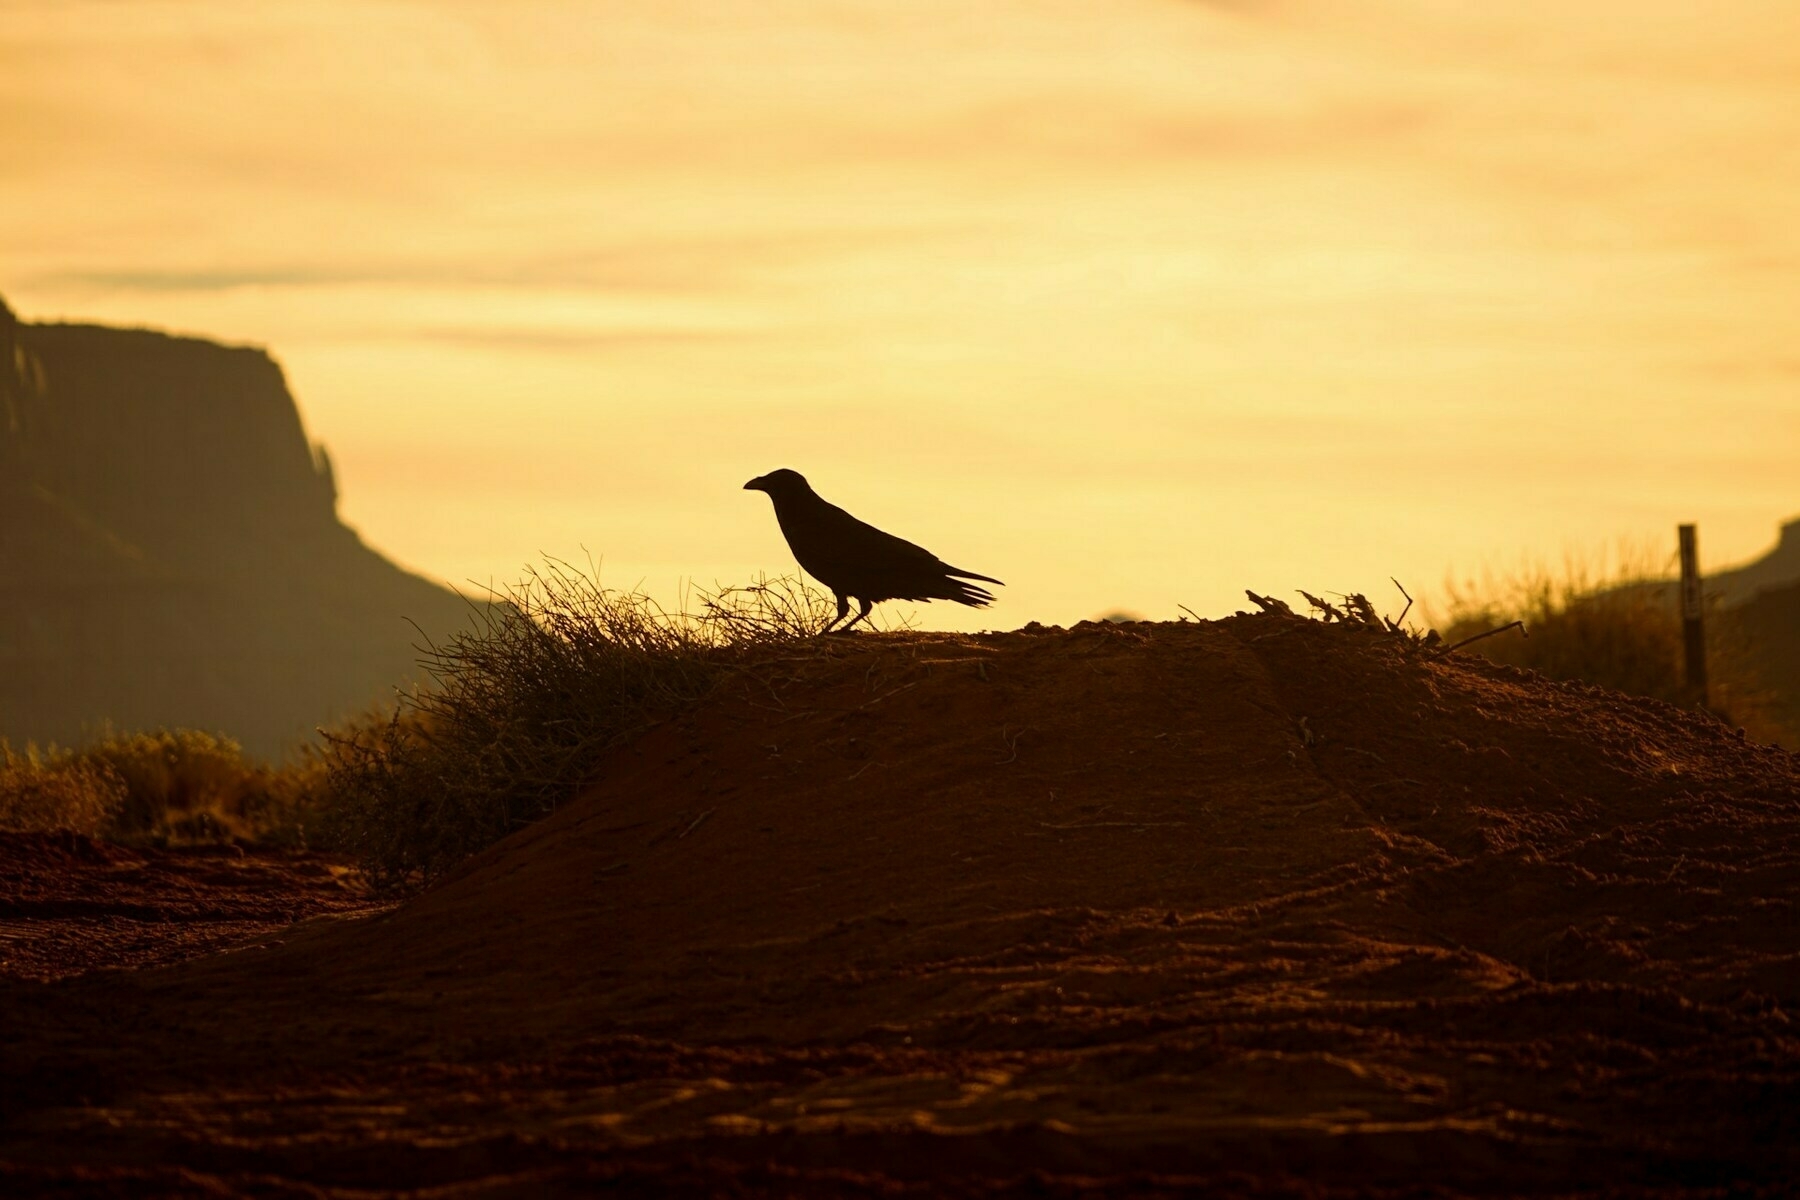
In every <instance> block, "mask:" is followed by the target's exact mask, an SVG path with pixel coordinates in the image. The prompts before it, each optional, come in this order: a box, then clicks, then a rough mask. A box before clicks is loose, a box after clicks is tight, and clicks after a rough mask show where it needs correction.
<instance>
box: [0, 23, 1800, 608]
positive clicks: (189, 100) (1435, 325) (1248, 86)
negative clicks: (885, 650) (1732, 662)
mask: <svg viewBox="0 0 1800 1200" xmlns="http://www.w3.org/2000/svg"><path fill="white" fill-rule="evenodd" d="M1720 12H1721V13H1722V14H1723V16H1721V15H1719V14H1713V15H1707V14H1704V13H1702V11H1701V9H1700V6H1696V5H1692V4H1688V3H1676V2H1673V0H1632V2H1630V3H1627V2H1625V0H1591V2H1589V3H1585V4H1581V5H1569V4H1567V3H1558V4H1551V3H1541V2H1535V0H1528V2H1525V3H1513V4H1509V5H1503V6H1501V5H1481V6H1478V5H1470V4H1466V3H1458V2H1451V0H1363V2H1361V3H1358V4H1344V3H1333V2H1328V0H1234V2H1230V3H1226V2H1219V3H1212V4H1208V3H1199V2H1193V0H1185V2H1178V0H1104V2H1102V0H1089V2H1087V3H1075V2H1073V0H1032V2H1028V0H983V3H981V4H979V5H971V4H968V3H967V2H966V0H954V2H953V0H907V2H906V3H899V2H897V0H885V2H883V3H869V2H850V0H842V2H827V0H754V2H752V0H706V2H705V3H700V2H698V0H680V2H673V3H671V2H662V3H657V4H626V3H617V2H612V3H539V2H536V0H525V2H522V3H516V4H509V5H493V4H487V3H482V4H476V3H461V2H435V3H431V2H418V3H371V2H368V0H358V2H357V3H354V4H351V3H337V2H331V0H326V2H315V3H311V4H308V5H281V6H276V5H246V4H241V3H225V2H223V0H180V2H174V0H171V2H159V0H133V2H132V3H130V4H114V3H100V2H97V0H0V146H4V147H5V153H4V154H3V155H0V295H4V296H5V297H6V298H7V299H8V300H9V301H10V302H11V303H12V305H13V307H14V308H15V309H16V310H17V311H18V312H19V314H20V315H21V316H23V317H25V318H27V319H35V320H47V319H52V318H76V319H91V320H100V321H108V322H120V323H137V324H150V325H155V326H159V327H164V328H169V329H173V330H178V331H187V332H197V333H202V334H205V335H208V336H213V337H217V338H220V339H223V340H230V341H240V342H255V343H260V344H263V345H266V346H268V347H270V348H271V349H272V351H273V352H274V353H275V354H276V356H277V357H278V358H279V359H280V360H281V361H282V363H283V364H284V365H285V366H286V368H287V370H288V373H289V377H290V380H291V382H292V383H293V385H294V388H295V391H296V394H297V395H298V397H299V400H300V403H301V407H302V412H303V414H304V416H305V418H306V420H307V423H308V426H309V429H310V431H311V433H312V435H313V436H314V437H315V438H317V439H319V440H321V441H323V442H325V443H326V444H327V445H328V447H329V448H330V450H331V451H332V454H333V457H334V458H335V460H336V462H337V466H338V473H339V479H340V483H341V486H342V489H343V493H344V500H343V505H342V507H343V511H344V515H345V516H346V519H348V520H349V521H350V522H351V523H352V524H354V525H356V526H357V527H358V528H359V529H360V530H361V531H362V532H363V534H364V535H365V537H366V538H368V540H369V541H370V542H371V543H373V544H374V545H376V546H378V547H380V548H382V549H383V550H385V551H387V552H389V553H390V554H392V555H393V556H394V557H396V558H397V559H399V560H400V561H401V562H403V563H405V564H406V565H408V566H410V567H413V568H415V569H418V570H420V571H422V572H423V573H425V574H427V575H429V576H431V577H433V578H437V579H442V580H448V581H451V582H462V581H464V580H469V579H475V580H481V581H486V580H489V579H494V580H497V581H501V582H504V581H508V580H511V579H513V578H516V577H517V575H518V573H519V571H520V569H521V568H522V567H523V566H524V565H525V564H526V563H527V562H529V561H531V560H533V559H534V558H535V557H536V556H537V554H538V553H539V552H540V551H543V552H548V553H552V554H557V555H566V556H574V557H581V556H582V554H583V549H582V548H583V547H585V548H586V550H588V551H591V552H592V553H593V554H594V555H596V556H598V557H601V558H603V560H604V578H605V580H606V581H607V582H609V583H611V584H613V585H616V586H632V585H635V584H637V583H639V582H640V581H642V582H643V584H644V585H645V586H646V587H647V588H649V589H650V590H652V591H653V592H656V593H658V594H661V595H664V596H673V595H674V594H675V593H676V591H677V589H678V588H679V586H680V584H681V582H682V581H684V580H693V581H696V582H698V583H701V584H703V585H704V584H710V583H712V582H713V581H715V580H717V581H719V582H722V583H731V582H740V581H744V580H746V579H748V578H749V577H750V576H751V575H753V574H755V573H756V572H759V571H767V572H769V573H772V574H773V573H780V572H782V571H786V570H791V569H792V559H791V558H790V557H789V556H788V554H787V552H786V550H785V547H784V546H783V545H782V543H781V540H780V537H779V534H778V533H777V531H776V527H775V524H774V520H773V517H772V515H771V513H770V511H769V506H768V502H767V500H766V499H765V498H764V497H762V496H760V495H756V494H754V493H744V492H742V491H740V490H739V488H740V485H741V484H742V483H743V482H744V480H746V479H748V478H750V477H751V476H752V475H756V474H760V473H762V472H764V471H767V470H769V469H772V468H774V467H777V466H791V467H794V468H796V469H799V470H801V471H803V472H805V473H806V474H807V475H809V476H810V477H811V478H812V480H813V482H814V484H815V485H816V486H817V487H818V489H819V490H820V491H821V492H822V493H823V494H824V495H825V496H826V497H827V498H829V499H832V500H834V501H836V502H838V503H840V504H843V505H844V506H845V507H847V508H849V509H850V510H851V511H853V512H855V513H857V514H858V515H860V516H863V517H865V518H866V519H869V520H872V521H874V522H875V523H877V524H879V525H882V526H883V527H885V528H887V529H889V530H891V531H892V532H895V533H898V534H900V535H902V536H905V537H908V538H911V539H913V540H915V541H919V542H921V543H923V544H924V545H926V546H928V547H930V548H931V549H932V550H934V551H936V552H938V553H939V554H941V555H942V556H943V557H945V558H946V559H948V560H950V561H952V562H954V563H957V564H958V565H961V566H966V567H969V568H972V569H974V570H978V571H982V572H984V573H987V574H992V575H997V576H999V577H1000V578H1002V579H1005V580H1006V581H1007V582H1008V585H1009V586H1008V587H1007V588H1006V589H1005V591H1004V592H1003V594H1002V600H1001V603H1000V604H999V605H998V606H996V608H994V609H992V610H989V611H988V612H986V613H975V612H971V611H968V610H962V609H956V608H954V607H952V606H947V605H933V606H931V607H930V608H925V609H920V610H918V614H917V615H918V618H919V620H920V622H921V623H922V624H924V625H927V626H933V627H958V628H966V627H976V626H984V625H999V626H1014V625H1018V624H1021V623H1023V622H1025V621H1028V620H1033V619H1037V620H1043V621H1047V622H1060V623H1066V622H1069V621H1073V620H1077V619H1080V618H1083V617H1088V616H1094V615H1097V614H1099V613H1101V612H1104V611H1110V610H1112V609H1116V608H1127V609H1133V610H1136V611H1139V612H1142V613H1145V614H1148V615H1152V616H1156V617H1162V618H1169V617H1173V616H1175V615H1176V612H1177V610H1176V606H1177V605H1178V604H1185V605H1187V606H1189V607H1190V608H1193V609H1195V610H1197V611H1199V612H1201V613H1202V614H1205V615H1211V614H1215V613H1219V612H1227V611H1230V610H1232V609H1234V608H1237V607H1239V606H1240V605H1241V604H1242V603H1243V601H1242V589H1243V588H1244V587H1254V588H1256V589H1257V590H1259V591H1277V592H1283V591H1288V590H1290V589H1293V588H1296V587H1306V588H1309V589H1312V590H1314V591H1318V590H1324V589H1333V590H1350V589H1365V590H1368V591H1369V592H1370V594H1371V595H1372V596H1376V597H1378V598H1379V599H1381V600H1382V601H1383V602H1384V603H1385V601H1386V599H1387V597H1389V596H1391V595H1392V594H1393V593H1392V589H1391V586H1390V585H1388V584H1387V582H1386V581H1387V577H1388V576H1389V575H1397V576H1399V577H1400V578H1401V580H1402V581H1404V582H1407V583H1408V584H1409V586H1410V587H1411V588H1412V590H1413V592H1414V594H1415V595H1420V594H1422V593H1429V592H1432V591H1434V590H1435V589H1436V587H1437V585H1439V584H1440V583H1441V582H1442V581H1443V580H1444V578H1445V576H1446V573H1448V572H1455V573H1457V574H1467V573H1472V572H1479V571H1480V570H1482V569H1483V568H1486V567H1497V568H1500V569H1505V568H1507V567H1509V566H1511V565H1514V564H1516V563H1518V562H1519V561H1520V559H1521V557H1524V556H1538V557H1543V558H1547V559H1552V560H1556V559H1559V558H1560V557H1561V556H1562V554H1563V553H1564V551H1565V550H1567V549H1571V548H1572V549H1575V550H1577V551H1593V550H1596V549H1598V548H1602V547H1605V546H1609V545H1613V544H1616V543H1617V541H1618V540H1619V539H1621V538H1624V539H1633V540H1638V541H1644V542H1648V543H1652V544H1654V545H1657V546H1662V545H1664V544H1665V543H1666V544H1668V545H1669V547H1670V549H1672V545H1673V529H1672V526H1673V525H1674V524H1676V523H1677V522H1678V521H1683V520H1693V521H1698V522H1699V523H1700V525H1701V541H1702V552H1703V556H1704V557H1705V559H1706V560H1707V561H1708V562H1709V563H1710V564H1712V565H1723V564H1725V563H1726V562H1729V561H1738V560H1742V559H1744V558H1748V557H1750V556H1752V555H1755V554H1757V553H1759V552H1760V551H1762V550H1763V549H1764V548H1765V547H1766V546H1767V545H1769V544H1770V543H1771V542H1772V540H1773V536H1774V531H1775V526H1776V524H1777V522H1779V521H1780V520H1781V519H1782V518H1785V517H1789V516H1793V515H1797V514H1800V349H1796V348H1795V329H1794V327H1795V318H1794V315H1793V314H1795V313H1800V202H1797V199H1796V198H1797V197H1800V5H1795V4H1793V3H1792V2H1791V0H1740V2H1739V3H1735V4H1733V5H1731V6H1729V7H1728V8H1727V9H1724V10H1720ZM1726 18H1728V20H1729V23H1728V24H1726V23H1720V22H1721V20H1724V19H1726ZM897 607H903V606H897Z"/></svg>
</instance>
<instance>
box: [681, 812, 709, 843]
mask: <svg viewBox="0 0 1800 1200" xmlns="http://www.w3.org/2000/svg"><path fill="white" fill-rule="evenodd" d="M718 811H719V810H718V809H716V808H709V809H707V810H706V811H705V812H703V813H701V814H700V815H699V816H697V817H695V818H694V819H693V820H692V821H689V822H688V827H687V828H686V829H684V830H682V831H681V832H680V833H678V834H676V835H675V840H676V841H678V842H679V841H680V840H681V839H682V838H684V837H686V836H687V835H688V834H690V833H692V832H694V830H696V829H698V828H700V826H702V825H704V824H705V823H706V818H708V817H710V816H712V815H713V814H714V813H716V812H718Z"/></svg>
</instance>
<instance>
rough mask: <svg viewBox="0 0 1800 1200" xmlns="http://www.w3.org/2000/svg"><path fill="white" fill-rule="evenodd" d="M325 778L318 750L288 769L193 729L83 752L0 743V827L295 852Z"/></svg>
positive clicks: (116, 740)
mask: <svg viewBox="0 0 1800 1200" xmlns="http://www.w3.org/2000/svg"><path fill="white" fill-rule="evenodd" d="M326 782H327V772H326V770H325V764H324V761H323V759H322V758H321V757H320V756H319V754H318V753H317V752H316V751H312V752H303V753H302V754H301V755H299V756H298V757H297V758H296V759H295V760H294V761H292V762H290V763H289V764H288V765H286V766H283V767H269V766H265V765H263V764H260V763H256V762H252V761H250V760H248V759H246V758H245V757H244V755H243V752H242V751H241V750H240V749H239V748H238V745H237V743H236V742H233V741H230V740H229V739H227V738H223V737H219V736H216V735H213V734H210V733H202V732H198V731H196V730H190V729H182V730H158V731H155V732H151V733H138V734H109V735H107V736H106V737H104V738H102V739H101V740H100V741H99V742H97V743H95V744H94V745H92V746H88V747H85V748H82V749H79V750H67V749H58V748H55V747H52V748H51V749H50V750H48V751H45V752H40V751H39V750H38V749H37V748H36V747H27V748H26V750H25V752H24V753H23V754H20V753H16V752H14V751H13V750H12V749H11V748H10V747H8V746H6V745H5V744H4V743H0V828H4V829H72V830H74V831H76V832H78V833H85V834H88V835H90V836H93V837H104V838H107V839H109V840H112V841H118V842H128V843H130V842H147V843H155V844H161V845H166V844H169V843H184V842H185V843H193V842H220V841H240V842H256V843H260V844H265V845H288V846H299V845H304V844H305V842H306V827H307V824H308V823H309V821H310V823H311V824H313V825H314V826H315V827H316V826H317V824H318V814H319V813H320V811H321V810H322V809H323V807H324V805H325V803H326V796H325V784H326Z"/></svg>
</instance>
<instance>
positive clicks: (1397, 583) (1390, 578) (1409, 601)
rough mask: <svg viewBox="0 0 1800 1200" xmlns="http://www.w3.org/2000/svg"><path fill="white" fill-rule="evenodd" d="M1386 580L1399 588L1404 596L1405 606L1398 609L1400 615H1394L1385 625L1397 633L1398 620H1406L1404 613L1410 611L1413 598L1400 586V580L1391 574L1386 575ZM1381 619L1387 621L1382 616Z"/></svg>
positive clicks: (1398, 628) (1398, 629)
mask: <svg viewBox="0 0 1800 1200" xmlns="http://www.w3.org/2000/svg"><path fill="white" fill-rule="evenodd" d="M1388 582H1389V583H1391V584H1393V585H1394V586H1395V587H1397V588H1400V594H1401V595H1402V596H1405V597H1406V607H1405V608H1403V609H1401V610H1400V615H1399V616H1398V617H1396V618H1395V619H1394V620H1392V621H1388V623H1387V627H1388V629H1389V631H1391V632H1393V633H1399V632H1400V622H1402V621H1404V620H1406V614H1407V613H1409V612H1411V611H1412V606H1413V598H1412V594H1411V593H1410V592H1408V591H1407V590H1406V589H1405V588H1403V587H1400V581H1399V580H1398V579H1395V578H1394V577H1393V576H1392V575H1389V576H1388ZM1382 620H1384V621H1387V618H1386V617H1383V618H1382Z"/></svg>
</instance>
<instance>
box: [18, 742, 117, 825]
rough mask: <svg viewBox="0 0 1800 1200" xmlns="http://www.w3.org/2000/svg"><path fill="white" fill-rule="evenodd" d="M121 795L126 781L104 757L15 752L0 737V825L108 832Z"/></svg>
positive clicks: (28, 749)
mask: <svg viewBox="0 0 1800 1200" xmlns="http://www.w3.org/2000/svg"><path fill="white" fill-rule="evenodd" d="M125 801H126V784H125V781H124V780H123V779H121V778H120V777H119V776H118V775H117V774H116V773H115V772H114V771H113V770H112V769H111V768H110V767H108V766H107V765H106V764H104V763H100V762H94V761H91V760H88V759H84V758H76V757H73V756H68V755H57V754H55V753H52V754H50V755H43V754H40V753H39V752H38V750H37V748H36V747H35V746H28V747H26V749H25V752H24V753H23V754H19V753H16V752H15V751H14V750H13V748H12V747H11V746H9V745H7V744H6V743H5V742H0V829H5V830H40V829H72V830H74V831H75V832H76V833H85V834H87V835H88V836H89V837H99V836H101V835H103V834H105V833H106V832H107V829H108V827H109V826H110V825H111V823H112V819H113V816H114V814H115V813H117V812H118V811H119V810H120V809H121V808H122V807H123V806H124V804H125Z"/></svg>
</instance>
